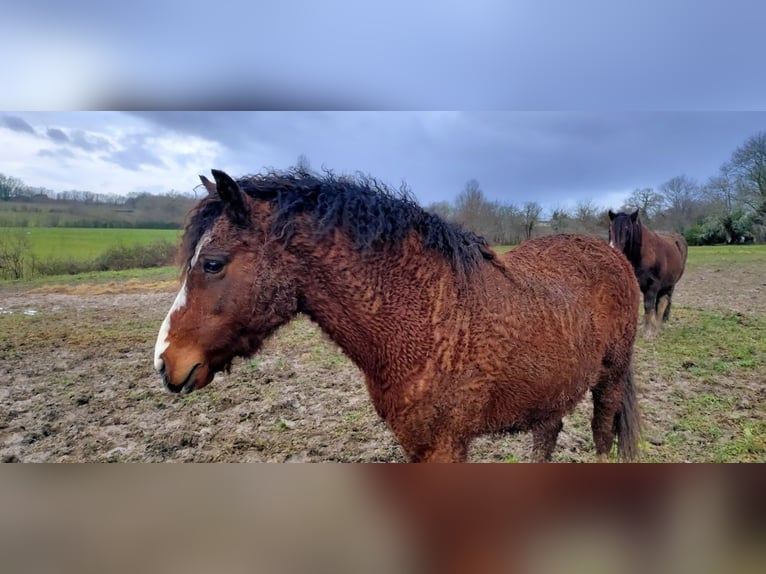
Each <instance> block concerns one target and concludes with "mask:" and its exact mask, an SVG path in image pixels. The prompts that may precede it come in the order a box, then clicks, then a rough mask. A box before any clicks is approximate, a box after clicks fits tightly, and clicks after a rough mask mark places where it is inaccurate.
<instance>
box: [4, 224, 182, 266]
mask: <svg viewBox="0 0 766 574" xmlns="http://www.w3.org/2000/svg"><path fill="white" fill-rule="evenodd" d="M17 233H22V234H24V236H25V237H26V238H27V240H28V245H29V248H30V249H31V252H32V254H33V255H34V256H35V257H36V258H37V259H74V260H87V259H94V258H95V257H98V256H99V255H101V254H102V253H103V252H104V251H106V250H107V249H108V248H110V247H114V246H118V245H135V244H149V243H153V242H154V241H160V240H166V241H174V242H175V241H178V240H180V238H181V234H182V231H181V230H177V229H99V228H69V227H3V228H0V235H6V234H8V235H10V234H17Z"/></svg>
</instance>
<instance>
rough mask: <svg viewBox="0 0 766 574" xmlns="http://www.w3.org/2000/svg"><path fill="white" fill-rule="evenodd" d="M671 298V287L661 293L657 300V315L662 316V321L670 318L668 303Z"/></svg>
mask: <svg viewBox="0 0 766 574" xmlns="http://www.w3.org/2000/svg"><path fill="white" fill-rule="evenodd" d="M672 300H673V287H671V288H670V289H668V290H667V291H665V292H664V293H662V294H661V295H660V297H659V299H658V301H657V316H658V317H662V322H663V323H665V322H667V320H668V319H670V304H671V302H672Z"/></svg>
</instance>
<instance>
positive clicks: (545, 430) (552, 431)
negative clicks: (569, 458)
mask: <svg viewBox="0 0 766 574" xmlns="http://www.w3.org/2000/svg"><path fill="white" fill-rule="evenodd" d="M563 427H564V423H563V422H562V421H561V417H558V418H556V417H554V418H552V419H549V420H547V421H545V422H543V423H540V424H538V425H536V426H535V427H534V428H533V429H532V456H533V459H534V461H535V462H550V460H551V457H552V456H553V450H554V449H555V448H556V441H557V440H558V438H559V433H560V432H561V429H562V428H563Z"/></svg>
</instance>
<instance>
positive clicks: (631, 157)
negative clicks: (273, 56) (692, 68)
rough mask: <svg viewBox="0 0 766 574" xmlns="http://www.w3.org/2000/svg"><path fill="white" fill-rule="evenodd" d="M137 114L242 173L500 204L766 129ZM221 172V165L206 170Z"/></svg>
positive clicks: (600, 180)
mask: <svg viewBox="0 0 766 574" xmlns="http://www.w3.org/2000/svg"><path fill="white" fill-rule="evenodd" d="M138 116H139V117H141V118H142V119H144V120H147V121H149V122H151V123H152V124H153V125H154V126H156V129H159V130H163V129H171V130H173V131H174V132H175V133H180V134H190V135H194V136H199V137H204V138H207V139H210V140H214V141H217V142H219V143H221V144H222V145H223V146H225V147H226V148H227V152H226V154H225V161H226V162H228V163H229V164H232V165H236V166H238V168H239V169H241V170H243V171H251V172H252V171H259V170H261V169H262V168H263V167H265V166H274V167H287V166H288V165H291V164H292V163H293V162H294V161H295V160H296V158H297V156H298V155H299V154H305V155H306V156H307V157H308V159H309V161H310V162H311V164H312V166H313V167H314V168H319V167H321V166H322V165H325V166H326V167H328V168H331V169H334V170H336V171H339V172H342V171H355V170H361V171H365V172H369V173H371V174H372V175H375V176H377V177H380V178H382V179H384V180H385V181H388V182H390V183H394V184H396V183H398V182H399V181H401V180H402V179H405V180H406V181H407V182H408V183H409V184H410V186H411V187H412V190H413V192H414V193H415V195H416V196H417V197H418V198H419V200H420V201H421V202H425V203H428V202H431V201H437V200H440V199H451V198H454V197H455V196H456V195H457V193H459V192H460V190H461V189H462V188H463V186H464V185H465V182H466V181H468V180H469V179H477V180H478V181H479V183H480V185H481V187H482V189H483V190H484V191H485V193H486V194H487V195H488V196H490V197H492V198H494V199H498V200H503V201H513V202H521V201H527V200H530V199H534V200H537V201H541V202H546V203H556V202H571V201H576V200H582V199H589V198H590V199H598V198H600V197H603V196H605V195H607V194H610V193H619V192H625V191H626V190H628V191H629V190H632V189H634V188H635V187H646V186H648V187H656V186H658V185H660V184H661V183H663V182H664V181H666V180H668V179H670V178H671V177H674V176H676V175H681V174H686V175H688V176H690V177H695V178H697V179H699V180H705V179H707V178H708V177H710V176H712V175H714V174H715V173H716V172H717V170H718V168H719V166H720V165H721V163H723V162H724V161H725V160H727V159H728V158H729V156H730V155H731V153H732V152H733V151H734V149H735V148H736V147H737V146H739V145H741V144H742V143H743V142H744V140H745V139H746V138H747V137H749V136H751V135H753V134H755V133H757V132H758V131H761V130H766V113H761V112H753V113H745V112H741V113H740V112H730V113H725V112H612V113H610V112H605V113H595V112H461V113H447V114H439V113H413V112H404V113H399V112H295V113H293V112H242V113H240V112H148V113H139V114H138ZM203 167H205V168H207V167H222V166H203Z"/></svg>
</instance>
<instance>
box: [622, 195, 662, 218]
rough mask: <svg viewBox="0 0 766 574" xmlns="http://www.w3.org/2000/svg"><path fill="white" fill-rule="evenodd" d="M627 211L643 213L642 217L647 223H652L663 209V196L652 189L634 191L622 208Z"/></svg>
mask: <svg viewBox="0 0 766 574" xmlns="http://www.w3.org/2000/svg"><path fill="white" fill-rule="evenodd" d="M622 208H623V209H624V210H625V211H635V210H636V209H638V210H640V211H641V217H642V218H643V219H644V220H645V221H651V220H652V219H653V218H654V217H655V216H656V215H657V213H658V212H659V211H660V209H662V196H661V195H660V194H659V193H657V192H656V191H654V189H652V188H651V187H641V188H638V187H637V188H636V189H634V190H633V191H632V192H631V194H630V195H629V196H628V199H627V200H625V205H623V206H622Z"/></svg>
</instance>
